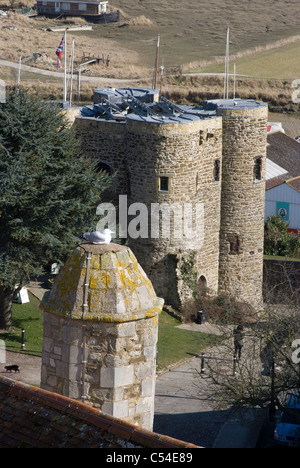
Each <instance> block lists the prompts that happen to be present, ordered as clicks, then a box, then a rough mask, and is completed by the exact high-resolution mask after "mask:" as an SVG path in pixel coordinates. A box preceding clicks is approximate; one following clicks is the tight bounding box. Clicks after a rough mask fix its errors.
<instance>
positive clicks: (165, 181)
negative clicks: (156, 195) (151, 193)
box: [159, 177, 169, 192]
mask: <svg viewBox="0 0 300 468" xmlns="http://www.w3.org/2000/svg"><path fill="white" fill-rule="evenodd" d="M159 190H160V191H161V192H168V191H169V177H160V178H159Z"/></svg>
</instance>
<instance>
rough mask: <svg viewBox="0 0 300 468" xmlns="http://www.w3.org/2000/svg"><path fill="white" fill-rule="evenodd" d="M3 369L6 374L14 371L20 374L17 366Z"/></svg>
mask: <svg viewBox="0 0 300 468" xmlns="http://www.w3.org/2000/svg"><path fill="white" fill-rule="evenodd" d="M5 369H6V372H12V371H15V373H16V372H20V369H19V366H15V365H13V366H5Z"/></svg>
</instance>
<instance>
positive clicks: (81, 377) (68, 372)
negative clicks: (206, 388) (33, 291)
mask: <svg viewBox="0 0 300 468" xmlns="http://www.w3.org/2000/svg"><path fill="white" fill-rule="evenodd" d="M41 307H42V309H43V310H44V339H43V355H42V377H41V387H42V388H44V389H46V390H50V391H52V392H56V393H60V394H62V395H65V396H68V397H70V398H75V399H79V400H83V401H85V402H86V403H88V404H91V405H92V406H94V407H96V408H99V409H101V410H102V411H104V412H105V413H108V414H110V415H112V416H115V417H118V418H121V419H124V420H127V421H129V422H132V423H134V424H137V425H139V426H141V427H143V428H145V429H152V425H153V415H154V396H155V376H156V343H157V331H158V315H159V313H160V312H161V310H162V307H163V300H162V299H159V298H158V297H157V296H156V294H155V292H154V289H153V287H152V284H151V282H150V281H149V279H148V278H147V276H146V275H145V273H144V271H143V269H142V268H141V267H140V265H139V264H138V262H137V260H136V258H135V256H134V255H133V253H132V251H131V250H130V249H129V248H128V247H124V246H120V245H116V244H109V245H92V244H81V245H80V246H79V247H78V248H77V249H76V250H75V251H74V252H73V254H72V255H71V256H70V258H69V260H68V261H67V262H66V264H65V265H64V267H63V268H62V270H61V272H60V274H59V276H58V278H57V279H56V282H55V283H54V285H53V288H52V290H51V293H50V295H49V296H48V297H46V296H45V298H44V300H43V302H42V305H41Z"/></svg>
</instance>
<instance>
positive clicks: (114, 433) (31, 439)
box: [0, 376, 197, 449]
mask: <svg viewBox="0 0 300 468" xmlns="http://www.w3.org/2000/svg"><path fill="white" fill-rule="evenodd" d="M0 448H176V449H185V448H197V446H196V445H193V444H190V443H187V442H183V441H179V440H176V439H172V438H170V437H168V436H164V435H160V434H156V433H153V432H150V431H147V430H143V429H141V428H139V427H137V426H134V425H133V424H129V423H127V422H125V421H121V420H120V419H116V418H113V417H112V416H109V415H106V414H103V413H102V412H101V411H100V410H98V409H96V408H93V407H91V406H89V405H87V404H85V403H81V402H79V401H77V400H73V399H70V398H67V397H65V396H62V395H59V394H56V393H51V392H48V391H46V390H42V389H40V388H38V387H33V386H30V385H27V384H25V383H22V382H16V381H14V380H12V379H8V378H7V377H3V376H0Z"/></svg>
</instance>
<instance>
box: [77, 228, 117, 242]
mask: <svg viewBox="0 0 300 468" xmlns="http://www.w3.org/2000/svg"><path fill="white" fill-rule="evenodd" d="M113 233H114V232H113V231H111V230H110V229H104V231H102V232H100V231H94V232H85V233H84V234H83V236H81V239H85V240H87V241H88V242H91V243H92V244H109V243H110V242H111V235H112V234H113Z"/></svg>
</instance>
